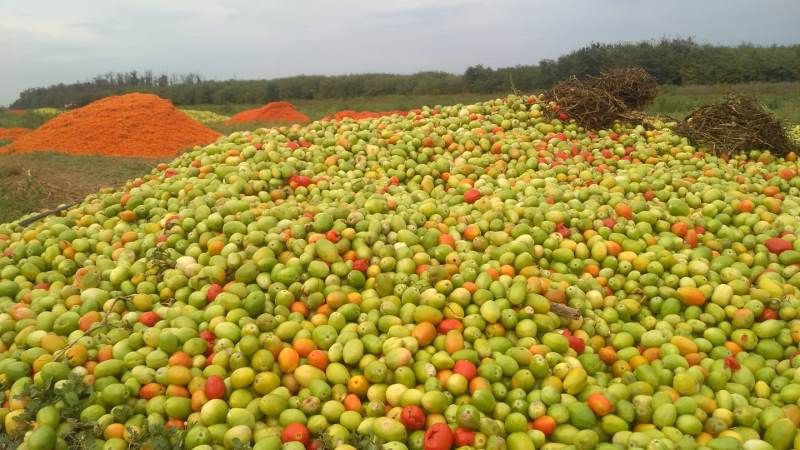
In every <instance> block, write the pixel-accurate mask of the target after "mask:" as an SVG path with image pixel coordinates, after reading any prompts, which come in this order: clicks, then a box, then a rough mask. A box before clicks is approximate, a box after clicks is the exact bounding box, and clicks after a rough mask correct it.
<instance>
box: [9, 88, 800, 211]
mask: <svg viewBox="0 0 800 450" xmlns="http://www.w3.org/2000/svg"><path fill="white" fill-rule="evenodd" d="M729 92H737V93H744V94H748V95H753V96H755V97H757V98H758V99H759V100H760V101H761V102H762V103H763V104H764V105H765V106H767V107H768V108H769V109H770V110H772V111H773V112H774V113H775V115H776V116H777V117H779V118H780V119H781V120H782V121H784V123H785V124H786V125H790V124H797V123H800V83H771V84H739V85H716V86H665V87H662V88H661V90H660V94H659V96H658V97H657V98H656V100H655V102H654V103H653V104H652V105H651V106H650V107H648V108H647V112H648V113H651V114H660V115H668V116H670V117H674V118H682V117H683V116H685V115H686V114H687V113H688V112H689V111H691V110H692V109H693V108H696V107H697V106H699V105H702V104H705V103H710V102H714V101H716V100H719V99H720V98H722V97H724V96H725V94H726V93H729ZM503 95H505V93H495V94H460V95H420V96H380V97H359V98H350V99H338V100H336V99H323V100H297V101H294V102H293V103H294V104H295V106H296V107H297V108H298V109H299V110H300V111H302V112H303V113H305V114H307V115H308V116H309V117H311V118H312V119H319V118H322V117H324V116H326V115H328V114H330V113H333V112H336V111H340V110H343V109H353V110H372V111H383V110H395V109H399V110H407V109H412V108H416V107H419V106H423V105H429V106H435V105H445V104H456V103H474V102H478V101H482V100H487V99H491V98H497V97H500V96H503ZM257 106H259V105H222V106H220V105H191V106H186V107H187V108H191V109H198V110H209V111H214V112H217V113H220V114H225V115H232V114H235V113H237V112H239V111H242V110H245V109H248V108H253V107H257ZM45 121H46V117H43V116H41V115H38V114H34V113H32V112H24V113H22V114H12V113H10V112H9V111H6V110H0V127H27V128H35V127H37V126H39V125H41V124H42V123H44V122H45ZM265 125H269V124H256V125H254V124H243V125H235V126H231V125H225V124H211V126H212V128H215V129H217V130H218V131H220V132H223V133H230V132H233V131H237V130H245V129H253V128H255V127H256V126H265ZM156 163H157V161H153V160H142V159H134V158H106V157H86V156H80V157H76V156H68V155H63V154H57V153H38V154H29V155H13V156H8V155H4V156H0V222H6V221H10V220H14V219H16V218H18V217H20V216H21V215H22V214H25V213H28V212H33V211H37V210H41V209H43V208H50V207H54V206H57V205H59V204H62V203H66V202H69V201H72V200H77V199H80V198H81V197H83V196H84V195H87V194H89V193H92V192H95V191H97V190H98V189H99V188H101V187H104V186H111V187H113V186H117V185H119V184H121V183H123V182H124V181H125V180H127V179H129V178H133V177H136V176H139V175H143V174H145V173H146V172H147V171H149V170H150V169H151V168H152V167H153V166H154V165H155V164H156Z"/></svg>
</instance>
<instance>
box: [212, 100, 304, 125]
mask: <svg viewBox="0 0 800 450" xmlns="http://www.w3.org/2000/svg"><path fill="white" fill-rule="evenodd" d="M309 120H310V119H309V118H308V116H307V115H305V114H303V113H301V112H300V111H298V110H297V109H295V107H294V105H293V104H291V103H290V102H270V103H267V104H266V105H264V106H262V107H260V108H254V109H248V110H245V111H242V112H239V113H237V114H234V115H233V116H231V118H230V119H228V120H227V121H226V123H229V124H232V123H243V122H286V123H305V122H308V121H309Z"/></svg>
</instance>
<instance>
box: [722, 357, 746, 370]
mask: <svg viewBox="0 0 800 450" xmlns="http://www.w3.org/2000/svg"><path fill="white" fill-rule="evenodd" d="M725 366H726V367H727V368H728V369H731V371H732V372H736V371H737V370H739V369H741V368H742V364H741V363H740V362H739V361H737V360H736V358H735V357H733V356H726V357H725Z"/></svg>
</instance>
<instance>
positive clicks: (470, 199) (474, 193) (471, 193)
mask: <svg viewBox="0 0 800 450" xmlns="http://www.w3.org/2000/svg"><path fill="white" fill-rule="evenodd" d="M479 198H481V191H479V190H477V189H475V188H469V189H467V192H464V201H465V202H467V203H475V202H477V201H478V199H479Z"/></svg>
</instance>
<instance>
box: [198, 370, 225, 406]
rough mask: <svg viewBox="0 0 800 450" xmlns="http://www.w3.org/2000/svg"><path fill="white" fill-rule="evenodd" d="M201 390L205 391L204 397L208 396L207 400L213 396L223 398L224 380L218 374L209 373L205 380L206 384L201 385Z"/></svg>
mask: <svg viewBox="0 0 800 450" xmlns="http://www.w3.org/2000/svg"><path fill="white" fill-rule="evenodd" d="M203 392H205V394H206V397H208V399H209V400H211V399H214V398H218V399H224V398H225V381H224V380H223V379H222V377H221V376H219V375H211V376H209V377H208V379H207V380H206V384H205V386H204V387H203Z"/></svg>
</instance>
